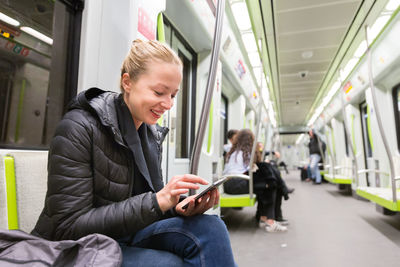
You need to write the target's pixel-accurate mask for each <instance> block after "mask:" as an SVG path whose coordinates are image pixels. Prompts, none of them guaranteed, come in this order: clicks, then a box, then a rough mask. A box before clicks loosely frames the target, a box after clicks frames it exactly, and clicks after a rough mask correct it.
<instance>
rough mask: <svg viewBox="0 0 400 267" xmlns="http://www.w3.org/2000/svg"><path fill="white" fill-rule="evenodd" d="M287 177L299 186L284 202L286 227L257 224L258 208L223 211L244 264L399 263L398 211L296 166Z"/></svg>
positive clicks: (326, 266) (238, 258)
mask: <svg viewBox="0 0 400 267" xmlns="http://www.w3.org/2000/svg"><path fill="white" fill-rule="evenodd" d="M284 179H285V180H286V182H287V184H288V185H289V187H294V188H295V191H294V192H293V193H292V194H290V199H289V200H288V201H283V204H282V208H283V214H284V217H285V218H286V219H288V220H289V222H290V225H289V226H288V231H287V232H285V233H268V232H266V231H265V230H264V229H262V228H258V225H257V224H256V222H255V217H254V215H255V212H256V209H255V207H246V208H243V209H242V210H233V209H224V210H223V211H222V216H223V220H224V221H225V223H226V225H227V227H228V230H229V233H230V237H231V243H232V249H233V252H234V256H235V260H236V262H237V264H238V265H239V266H240V267H242V266H280V267H285V266H296V267H303V266H304V267H306V266H307V267H314V266H318V267H320V266H324V267H330V266H332V267H333V266H334V267H337V266H341V267H342V266H349V267H350V266H351V267H353V266H369V267H370V266H385V267H389V266H400V215H394V216H385V215H382V214H381V213H379V212H377V211H376V210H375V204H373V203H371V202H368V201H364V200H358V199H356V198H354V197H352V196H351V194H349V193H345V192H342V191H340V190H338V188H337V186H335V185H332V184H328V183H323V184H321V185H313V184H312V183H308V182H301V181H300V173H299V172H298V171H290V173H289V174H288V175H284Z"/></svg>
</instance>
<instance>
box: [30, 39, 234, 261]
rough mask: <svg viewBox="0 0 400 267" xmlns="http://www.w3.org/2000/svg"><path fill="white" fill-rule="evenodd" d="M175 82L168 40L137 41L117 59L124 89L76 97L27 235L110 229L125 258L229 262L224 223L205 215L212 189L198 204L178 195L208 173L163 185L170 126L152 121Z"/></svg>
mask: <svg viewBox="0 0 400 267" xmlns="http://www.w3.org/2000/svg"><path fill="white" fill-rule="evenodd" d="M181 80H182V63H181V60H180V59H179V57H178V56H177V55H176V54H175V53H174V52H173V51H172V50H171V49H170V48H169V47H167V46H166V45H164V44H161V43H159V42H156V41H141V40H136V41H134V42H133V44H132V46H131V49H130V51H129V54H128V56H127V57H126V58H125V61H124V63H123V66H122V70H121V79H120V87H121V91H122V93H121V94H118V93H115V92H110V91H103V90H100V89H98V88H91V89H89V90H87V91H85V92H82V93H80V94H79V95H78V96H77V97H76V98H75V99H74V100H73V102H72V103H71V105H70V107H69V110H68V112H67V113H66V114H65V116H64V117H63V119H62V120H61V122H60V123H59V124H58V126H57V129H56V133H55V136H54V137H53V139H52V142H51V146H50V151H49V163H48V191H47V195H46V200H45V207H44V209H43V211H42V213H41V215H40V217H39V220H38V222H37V224H36V226H35V228H34V230H33V234H35V235H37V236H40V237H43V238H46V239H49V240H67V239H73V240H75V239H78V238H80V237H83V236H86V235H88V234H91V233H100V234H103V235H107V236H109V237H112V238H114V239H115V240H117V241H119V244H120V246H121V248H122V254H123V265H130V264H132V265H134V263H136V264H137V262H138V261H145V263H143V262H142V263H141V266H149V265H151V266H152V265H153V264H155V263H157V262H159V263H161V264H162V265H163V266H176V265H182V264H184V265H185V266H235V263H234V259H233V255H232V249H231V245H230V240H229V235H228V232H227V229H226V226H225V224H224V223H223V221H222V220H221V219H220V218H218V217H217V216H212V215H203V213H204V212H205V211H207V210H208V209H209V208H211V207H212V206H214V205H215V204H217V203H218V200H219V193H218V191H217V190H214V191H212V192H211V193H209V194H208V195H206V196H204V197H202V198H201V201H199V202H196V203H195V202H194V197H195V196H190V197H187V198H186V199H184V200H182V198H181V197H182V194H185V193H187V192H188V191H189V189H198V188H199V186H198V185H197V184H203V185H205V184H207V181H206V180H204V179H202V178H200V177H198V176H195V175H190V174H185V175H178V176H175V177H172V178H171V179H170V180H169V182H168V183H167V184H166V185H165V186H164V185H163V181H162V173H161V169H160V166H161V154H162V153H161V149H162V146H161V143H162V141H163V140H164V138H165V136H166V134H167V132H168V129H166V128H163V127H159V126H158V125H157V120H158V119H159V118H160V117H161V116H162V115H163V114H164V112H165V111H168V110H169V109H170V108H171V107H172V105H173V103H174V98H175V96H176V94H177V93H178V91H179V90H178V88H179V85H180V83H181ZM180 200H181V201H180ZM186 203H189V207H188V208H187V209H182V206H183V205H185V204H186ZM171 256H173V257H171ZM177 259H178V261H177ZM135 266H136V265H135Z"/></svg>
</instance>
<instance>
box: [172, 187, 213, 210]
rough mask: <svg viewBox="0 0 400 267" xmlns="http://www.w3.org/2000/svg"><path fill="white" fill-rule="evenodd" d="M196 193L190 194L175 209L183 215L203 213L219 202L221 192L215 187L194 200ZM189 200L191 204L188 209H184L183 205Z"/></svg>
mask: <svg viewBox="0 0 400 267" xmlns="http://www.w3.org/2000/svg"><path fill="white" fill-rule="evenodd" d="M195 197H196V195H194V196H189V197H187V198H185V199H184V200H183V201H181V202H179V203H178V204H177V205H176V207H175V211H176V212H177V213H178V214H179V215H182V216H193V215H197V214H203V213H204V212H206V211H207V210H208V209H210V208H211V207H213V206H215V205H217V204H218V202H219V192H218V189H214V190H212V191H211V192H209V193H208V194H206V195H204V196H203V197H201V198H199V199H198V200H196V201H195V200H194V199H195ZM188 202H189V206H188V207H187V208H186V209H182V207H183V206H184V205H185V204H186V203H188Z"/></svg>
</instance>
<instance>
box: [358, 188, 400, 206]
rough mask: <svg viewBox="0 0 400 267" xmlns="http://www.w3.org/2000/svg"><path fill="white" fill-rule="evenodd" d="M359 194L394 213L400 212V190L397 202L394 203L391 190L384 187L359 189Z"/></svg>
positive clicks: (397, 194) (399, 190)
mask: <svg viewBox="0 0 400 267" xmlns="http://www.w3.org/2000/svg"><path fill="white" fill-rule="evenodd" d="M357 194H358V195H359V196H362V197H364V198H366V199H368V200H371V201H372V202H375V203H376V204H378V205H380V206H382V207H385V208H387V209H389V210H392V211H400V189H399V188H398V189H397V190H396V196H397V202H394V201H393V194H392V189H391V188H382V187H367V186H364V187H358V188H357Z"/></svg>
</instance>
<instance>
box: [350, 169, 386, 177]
mask: <svg viewBox="0 0 400 267" xmlns="http://www.w3.org/2000/svg"><path fill="white" fill-rule="evenodd" d="M369 172H374V173H380V174H384V175H387V176H389V173H387V172H384V171H380V170H377V169H363V170H359V171H357V173H359V174H362V173H369Z"/></svg>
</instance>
